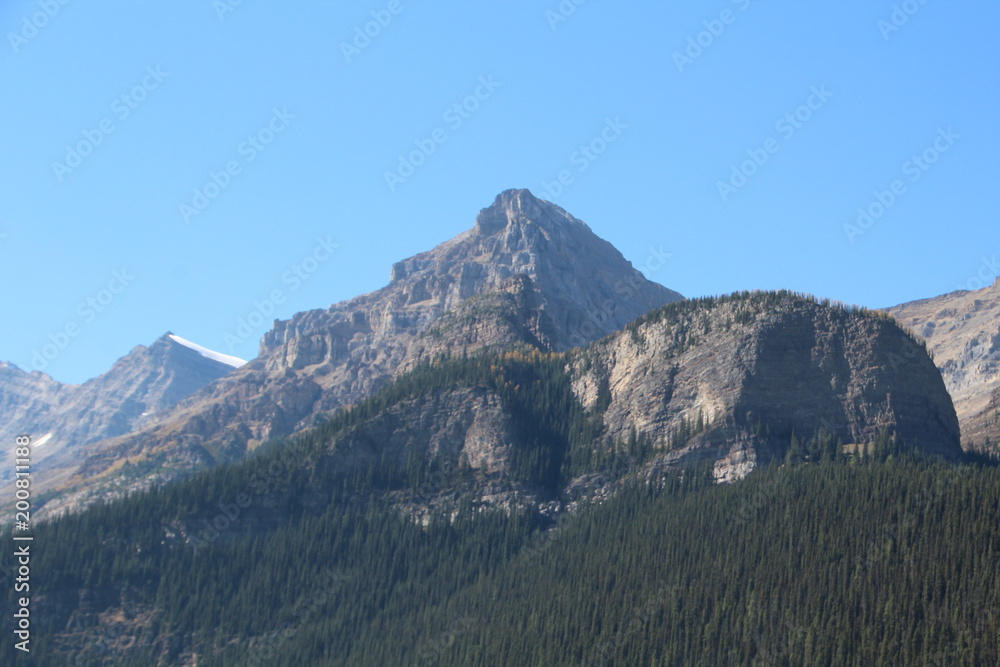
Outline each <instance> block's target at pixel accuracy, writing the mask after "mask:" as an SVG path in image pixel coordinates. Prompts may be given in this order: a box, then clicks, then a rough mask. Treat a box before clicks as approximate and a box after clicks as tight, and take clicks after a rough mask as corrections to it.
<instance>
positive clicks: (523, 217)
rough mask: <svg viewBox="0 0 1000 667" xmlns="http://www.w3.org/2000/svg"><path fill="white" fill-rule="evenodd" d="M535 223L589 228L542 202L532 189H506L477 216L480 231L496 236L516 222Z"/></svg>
mask: <svg viewBox="0 0 1000 667" xmlns="http://www.w3.org/2000/svg"><path fill="white" fill-rule="evenodd" d="M525 222H533V223H535V224H542V225H546V224H552V223H556V224H560V223H572V224H577V225H582V226H583V227H586V225H585V224H584V223H583V222H582V221H580V220H577V219H576V218H574V217H573V216H572V215H570V214H569V213H567V212H566V211H565V210H563V209H562V208H560V207H559V206H556V205H555V204H553V203H552V202H549V201H545V200H544V199H538V198H537V197H535V195H533V194H531V191H530V190H528V189H520V190H516V189H511V190H504V191H503V192H501V193H500V194H498V195H497V197H496V199H494V200H493V203H492V204H491V205H490V206H488V207H486V208H484V209H482V210H481V211H479V214H478V215H477V216H476V231H478V232H479V233H480V234H484V235H490V234H495V233H496V232H499V231H501V230H503V229H506V228H507V227H508V226H510V225H512V224H515V223H521V224H523V223H525Z"/></svg>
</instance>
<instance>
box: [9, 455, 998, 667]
mask: <svg viewBox="0 0 1000 667" xmlns="http://www.w3.org/2000/svg"><path fill="white" fill-rule="evenodd" d="M886 446H889V445H886ZM892 457H896V458H894V459H893V458H892ZM882 458H883V457H882V456H869V457H865V458H861V459H854V460H853V462H852V463H846V462H828V463H821V464H814V465H805V466H794V467H790V466H782V467H777V466H772V467H769V468H764V469H761V470H758V471H757V472H755V473H754V474H753V475H751V476H750V478H748V479H747V480H744V481H743V482H740V483H737V484H734V485H730V486H723V487H717V486H712V485H710V484H709V483H708V482H707V481H706V476H705V475H704V474H703V473H702V472H698V471H687V472H685V473H681V474H677V475H672V476H670V477H668V478H666V479H665V480H664V483H663V485H662V487H660V488H658V489H655V488H654V487H650V486H647V485H645V484H632V485H629V486H626V487H625V488H624V489H623V490H622V491H621V492H620V493H619V494H618V495H617V496H616V497H615V498H614V499H612V500H610V501H608V502H605V503H604V504H602V505H599V506H596V507H594V508H592V509H590V510H588V511H585V512H583V513H581V514H578V515H576V516H574V517H572V518H569V519H566V520H563V521H561V522H560V523H559V525H558V526H557V527H555V528H552V529H551V530H550V532H549V533H548V534H545V533H541V532H539V531H540V526H539V524H538V523H537V521H536V520H535V519H533V518H532V517H531V516H530V515H528V514H523V513H522V514H518V513H515V514H513V515H511V516H507V515H506V514H504V513H501V512H486V513H483V512H474V511H471V510H469V509H466V510H463V511H460V512H459V514H458V515H457V516H456V517H455V518H454V521H451V522H449V521H445V520H442V519H437V520H434V521H432V522H431V523H430V524H429V525H428V526H427V527H426V528H423V527H420V526H419V525H415V524H414V523H413V522H412V521H409V520H406V519H403V518H400V517H398V516H397V515H395V514H394V513H393V512H391V511H388V510H387V508H386V507H384V506H383V505H381V504H380V503H379V502H378V501H377V500H374V499H373V500H371V501H369V502H368V503H365V504H360V505H359V504H352V503H340V504H336V505H331V506H329V507H328V508H327V510H326V511H325V512H323V513H322V514H321V515H318V516H309V515H308V514H302V515H300V516H298V517H297V518H291V519H289V520H288V521H287V522H286V523H285V525H283V526H282V527H280V528H278V529H277V530H275V531H273V532H268V533H260V534H256V535H246V536H243V537H240V538H239V539H235V540H232V541H225V542H224V541H219V542H218V543H215V544H212V545H210V546H208V547H206V548H203V549H197V550H195V549H192V548H190V547H189V546H184V545H180V544H175V545H173V546H170V545H169V544H164V543H163V540H162V531H161V528H160V520H161V519H163V518H165V517H169V516H171V515H172V514H174V513H175V508H173V507H172V504H173V503H174V502H177V500H178V498H177V497H176V496H175V495H174V494H173V493H172V490H170V489H168V490H166V491H164V492H155V493H150V494H144V495H143V496H140V497H136V498H132V499H129V500H127V501H124V502H119V503H115V504H113V505H107V506H102V507H96V508H93V509H91V510H89V511H87V512H85V513H84V514H82V515H80V516H76V517H70V518H65V519H60V520H57V521H55V522H52V523H50V524H47V525H43V526H41V527H39V529H38V530H37V531H36V542H35V547H36V549H37V551H36V552H35V553H36V558H35V560H34V561H33V564H32V565H33V568H32V576H33V579H32V584H33V589H32V595H33V596H34V600H35V602H34V606H33V608H32V613H33V615H34V616H33V619H34V625H33V629H34V637H35V642H36V643H35V644H34V648H35V649H36V652H35V653H34V655H33V662H35V664H39V665H67V664H74V662H73V660H74V659H75V656H76V655H77V653H78V651H79V646H78V645H79V644H81V643H85V644H86V645H87V646H89V649H88V652H87V653H86V655H87V656H89V658H88V660H90V662H89V663H88V662H84V663H81V664H98V658H100V657H104V658H107V659H108V660H109V663H108V664H134V665H143V664H154V661H153V654H154V651H153V650H152V646H154V645H155V646H156V647H157V650H156V651H155V654H156V655H160V649H161V648H162V647H164V646H173V647H174V649H173V653H170V652H169V650H168V653H169V654H170V658H169V660H170V661H172V662H179V661H180V657H181V652H182V649H183V648H184V647H190V645H191V644H192V643H197V645H198V646H199V664H200V665H219V666H222V665H245V664H258V663H256V662H254V655H262V656H267V659H265V660H263V662H261V663H259V664H267V665H305V664H308V665H359V666H363V665H409V664H420V665H423V664H431V663H432V662H433V664H438V665H442V666H447V665H456V666H457V665H473V666H474V665H483V666H486V665H498V664H523V665H579V664H600V665H612V664H614V665H619V664H627V665H687V664H744V665H757V664H759V665H774V664H781V665H841V664H866V665H867V664H870V665H912V664H929V665H937V664H940V665H952V664H997V662H998V660H1000V653H998V648H1000V647H998V641H997V639H998V636H1000V635H998V632H1000V579H998V578H997V577H996V576H995V575H996V572H997V571H998V568H1000V528H998V522H997V517H998V516H1000V470H998V469H997V468H995V467H991V466H964V467H946V466H943V465H929V464H926V463H921V462H919V461H912V460H908V459H907V458H906V457H905V456H902V457H900V456H899V454H898V453H891V452H890V453H889V454H887V455H886V456H885V457H884V458H885V460H884V461H882V460H880V459H882ZM890 459H892V460H890ZM215 474H217V475H221V473H220V472H217V473H215ZM216 481H217V482H218V486H217V487H216V488H215V490H214V492H216V493H218V492H223V491H224V490H225V486H226V484H225V481H224V480H223V479H219V480H216ZM202 482H203V483H204V482H205V480H202ZM223 497H224V496H223ZM0 538H2V539H4V540H6V541H7V543H8V544H9V543H10V536H9V534H4V535H2V536H0ZM36 587H37V588H36ZM79 591H86V592H87V593H86V598H87V600H88V603H87V604H88V605H89V607H90V609H91V613H94V614H96V613H100V612H101V611H103V610H104V609H105V608H114V607H119V606H121V600H122V599H123V597H126V598H129V599H130V600H131V601H132V605H133V606H134V607H135V608H137V609H140V610H145V611H144V612H143V613H144V614H146V618H147V622H145V625H144V629H141V630H138V631H135V638H134V639H135V647H134V648H131V649H121V648H116V647H114V646H110V647H109V646H108V645H107V644H111V642H106V643H104V644H98V639H99V638H100V637H102V636H106V635H107V634H108V633H109V627H110V626H109V625H108V624H107V623H105V624H103V625H97V624H96V617H90V618H91V621H89V622H90V623H91V624H92V625H90V626H87V622H86V621H83V622H81V620H80V619H85V618H86V616H82V617H78V620H77V622H76V623H77V626H80V627H76V628H68V627H67V626H66V623H67V621H68V619H69V614H70V612H71V611H72V610H73V609H74V608H78V607H79V606H80V602H79V596H78V592H79ZM139 615H140V616H142V614H139ZM79 630H85V631H86V632H88V633H89V635H88V636H89V637H90V640H89V641H88V642H82V640H81V639H80V637H81V635H73V638H74V639H73V640H72V641H64V640H60V641H56V640H55V636H56V633H60V632H67V631H79ZM129 632H132V631H129ZM154 637H158V639H154ZM232 640H237V641H236V642H235V643H234V642H233V641H232ZM74 642H75V643H74ZM99 645H100V646H102V647H103V648H100V649H98V648H96V647H97V646H99ZM63 646H68V647H71V648H66V649H63V648H60V647H63ZM144 647H146V648H144ZM0 655H2V657H0V659H2V660H4V664H8V663H9V664H14V663H13V662H12V661H13V659H14V658H13V648H12V642H9V641H8V642H4V643H3V645H2V647H0Z"/></svg>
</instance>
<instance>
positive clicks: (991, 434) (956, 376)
mask: <svg viewBox="0 0 1000 667" xmlns="http://www.w3.org/2000/svg"><path fill="white" fill-rule="evenodd" d="M888 311H889V312H890V313H892V315H893V316H894V317H895V318H896V319H897V320H898V321H899V323H900V324H902V325H903V326H905V327H907V328H909V329H910V330H911V331H912V332H913V333H914V334H915V335H917V336H918V337H920V338H922V339H924V340H925V341H926V342H927V349H928V350H930V352H931V354H932V355H933V356H934V361H935V363H936V364H937V365H938V367H939V368H940V369H941V375H942V376H944V381H945V385H946V386H947V387H948V391H949V392H950V393H951V396H952V399H953V400H954V402H955V411H956V412H957V413H958V419H959V422H960V423H961V426H962V445H963V446H964V447H965V448H979V447H984V446H986V445H987V444H988V443H989V444H990V445H991V447H992V448H995V447H996V445H997V444H998V443H1000V279H997V280H996V281H995V282H994V283H993V285H992V286H990V287H984V288H982V289H979V290H975V291H971V292H967V291H959V292H952V293H950V294H944V295H942V296H938V297H934V298H933V299H922V300H920V301H911V302H910V303H904V304H902V305H899V306H896V307H894V308H890V309H888Z"/></svg>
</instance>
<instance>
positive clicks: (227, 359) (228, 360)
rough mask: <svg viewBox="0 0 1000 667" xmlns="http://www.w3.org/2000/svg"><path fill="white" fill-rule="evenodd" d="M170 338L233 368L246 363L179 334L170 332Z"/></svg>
mask: <svg viewBox="0 0 1000 667" xmlns="http://www.w3.org/2000/svg"><path fill="white" fill-rule="evenodd" d="M170 340H172V341H174V342H175V343H178V344H180V345H183V346H184V347H187V348H191V349H192V350H194V351H195V352H197V353H198V354H200V355H201V356H203V357H207V358H209V359H211V360H213V361H218V362H219V363H223V364H226V365H227V366H232V367H233V368H239V367H240V366H242V365H243V364H245V363H247V362H246V360H245V359H240V358H239V357H234V356H231V355H228V354H222V353H221V352H216V351H215V350H210V349H208V348H207V347H202V346H201V345H198V343H192V342H191V341H189V340H186V339H184V338H181V337H180V336H175V335H174V334H170Z"/></svg>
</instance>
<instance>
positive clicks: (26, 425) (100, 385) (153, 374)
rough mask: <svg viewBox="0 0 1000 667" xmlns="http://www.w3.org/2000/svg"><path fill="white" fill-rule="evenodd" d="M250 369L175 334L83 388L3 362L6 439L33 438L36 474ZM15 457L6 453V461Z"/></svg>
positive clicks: (0, 388) (0, 408) (0, 381)
mask: <svg viewBox="0 0 1000 667" xmlns="http://www.w3.org/2000/svg"><path fill="white" fill-rule="evenodd" d="M243 363H245V362H244V361H243V360H242V359H237V358H235V357H229V356H226V355H220V354H219V353H216V352H213V351H211V350H208V349H206V348H203V347H201V346H199V345H196V344H195V343H191V342H190V341H187V340H185V339H183V338H181V337H179V336H175V335H173V334H171V333H167V334H164V335H163V336H161V337H160V338H158V339H157V340H156V341H155V342H154V343H153V344H152V345H150V346H149V347H146V346H143V345H139V346H137V347H136V348H134V349H133V350H132V351H131V352H129V353H128V354H127V355H125V356H124V357H122V358H121V359H119V360H118V361H116V362H115V364H114V365H113V366H112V367H111V369H110V370H108V371H107V372H106V373H104V374H102V375H100V376H99V377H96V378H94V379H92V380H89V381H87V382H85V383H83V384H81V385H65V384H61V383H59V382H57V381H55V380H53V379H52V378H51V377H49V376H48V375H45V374H44V373H39V372H37V371H36V372H33V373H26V372H24V371H22V370H21V369H20V368H18V367H17V366H15V365H13V364H9V363H2V364H0V438H2V439H3V440H4V441H5V442H13V439H14V436H15V435H17V434H23V433H27V434H31V435H32V436H33V437H34V441H35V450H34V453H35V455H34V457H33V461H32V463H33V465H34V466H35V469H36V471H37V470H38V469H39V466H41V467H44V465H45V461H46V460H47V459H50V457H51V456H53V455H55V454H58V453H60V452H64V451H67V450H71V449H75V448H77V447H79V446H81V445H87V444H90V443H93V442H97V441H99V440H103V439H105V438H111V437H114V436H118V435H123V434H125V433H130V432H132V431H134V430H136V429H137V428H140V427H141V426H143V425H144V424H146V423H149V422H150V421H151V420H152V419H154V418H155V417H156V416H157V415H159V414H160V413H162V412H164V411H165V410H167V409H169V408H170V407H172V406H173V405H174V404H176V403H177V402H178V401H180V400H181V399H183V398H184V397H186V396H188V395H190V394H191V393H193V392H195V391H197V390H198V389H201V388H202V387H204V386H205V385H207V384H209V383H210V382H212V381H214V380H217V379H218V378H220V377H222V376H223V375H225V374H227V373H229V372H230V371H232V370H233V369H234V368H236V367H238V366H240V365H242V364H243ZM10 455H11V454H10V451H8V449H4V456H5V457H9V456H10ZM5 460H6V459H5ZM12 470H13V468H12V466H6V465H5V466H4V467H3V472H2V473H0V474H2V475H3V477H0V479H3V480H7V479H9V478H10V476H11V474H12Z"/></svg>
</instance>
